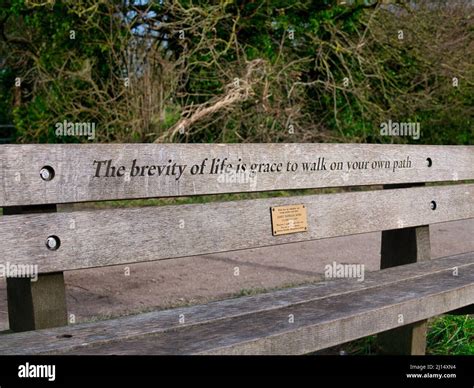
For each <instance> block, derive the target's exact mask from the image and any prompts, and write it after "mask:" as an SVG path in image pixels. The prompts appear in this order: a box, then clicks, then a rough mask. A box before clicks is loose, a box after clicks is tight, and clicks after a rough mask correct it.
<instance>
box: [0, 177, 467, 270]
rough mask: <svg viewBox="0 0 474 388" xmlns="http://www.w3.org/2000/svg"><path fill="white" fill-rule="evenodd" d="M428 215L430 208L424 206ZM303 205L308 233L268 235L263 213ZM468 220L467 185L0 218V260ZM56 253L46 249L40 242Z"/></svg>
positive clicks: (70, 263) (272, 240)
mask: <svg viewBox="0 0 474 388" xmlns="http://www.w3.org/2000/svg"><path fill="white" fill-rule="evenodd" d="M432 201H435V202H436V209H435V210H432V209H431V202H432ZM289 204H304V205H305V206H306V208H307V213H308V231H307V232H303V233H294V234H288V235H281V236H273V235H272V229H271V216H270V207H271V206H277V205H289ZM473 217H474V185H473V184H467V185H451V186H440V187H418V188H408V189H392V190H378V191H366V192H350V193H340V194H326V195H312V196H300V197H280V198H272V199H258V200H246V201H238V202H221V203H209V204H195V205H179V206H163V207H142V208H126V209H107V210H97V211H73V212H64V213H50V214H29V215H11V216H5V217H0V239H1V240H2V244H3V246H2V250H3V253H4V254H3V255H2V258H0V263H1V262H2V261H3V260H8V261H9V262H10V264H29V265H31V264H37V265H38V270H39V272H40V273H48V272H54V271H65V270H73V269H80V268H92V267H99V266H107V265H117V264H126V263H133V262H143V261H152V260H159V259H168V258H177V257H183V256H191V255H202V254H208V253H216V252H225V251H232V250H239V249H247V248H256V247H263V246H270V245H276V244H284V243H291V242H297V241H308V240H314V239H322V238H328V237H336V236H344V235H350V234H357V233H366V232H374V231H381V230H389V229H400V228H407V227H414V226H419V225H427V224H434V223H439V222H447V221H453V220H460V219H467V218H473ZM51 235H54V236H57V237H59V239H60V244H61V245H60V248H59V249H58V250H56V251H51V250H48V249H47V248H46V244H45V241H46V239H47V237H48V236H51Z"/></svg>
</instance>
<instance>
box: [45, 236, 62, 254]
mask: <svg viewBox="0 0 474 388" xmlns="http://www.w3.org/2000/svg"><path fill="white" fill-rule="evenodd" d="M59 245H60V241H59V238H58V237H57V236H49V237H48V238H47V239H46V247H47V248H48V249H49V250H50V251H55V250H57V249H58V248H59Z"/></svg>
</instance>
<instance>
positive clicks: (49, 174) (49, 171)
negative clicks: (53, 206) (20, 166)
mask: <svg viewBox="0 0 474 388" xmlns="http://www.w3.org/2000/svg"><path fill="white" fill-rule="evenodd" d="M40 176H41V179H43V180H44V181H50V180H51V179H53V178H54V170H53V168H52V167H49V166H45V167H43V168H42V169H41V170H40Z"/></svg>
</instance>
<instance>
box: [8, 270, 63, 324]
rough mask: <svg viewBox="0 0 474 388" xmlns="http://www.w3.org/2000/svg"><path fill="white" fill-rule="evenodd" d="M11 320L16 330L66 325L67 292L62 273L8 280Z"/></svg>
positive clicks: (9, 316)
mask: <svg viewBox="0 0 474 388" xmlns="http://www.w3.org/2000/svg"><path fill="white" fill-rule="evenodd" d="M7 295H8V320H9V323H10V329H11V330H13V331H28V330H38V329H46V328H49V327H57V326H65V325H67V309H66V292H65V287H64V275H63V273H62V272H58V273H51V274H41V275H38V280H37V281H35V282H32V281H31V280H30V279H29V278H7Z"/></svg>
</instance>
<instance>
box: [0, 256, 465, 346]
mask: <svg viewBox="0 0 474 388" xmlns="http://www.w3.org/2000/svg"><path fill="white" fill-rule="evenodd" d="M455 267H456V268H457V269H458V276H453V268H455ZM473 301H474V253H472V252H471V253H466V254H461V255H455V256H450V257H446V258H441V259H436V260H430V261H426V262H421V263H415V264H408V265H405V266H399V267H394V268H389V269H386V270H383V271H376V272H371V273H367V274H366V277H365V280H364V281H363V282H358V281H356V280H351V279H344V280H335V281H333V280H331V281H327V282H322V283H316V284H311V285H306V286H302V287H297V288H290V289H284V290H279V291H274V292H269V293H264V294H260V295H255V296H250V297H243V298H238V299H228V300H224V301H217V302H211V303H208V304H205V305H197V306H191V307H182V308H177V309H173V310H165V311H154V312H149V313H144V314H139V315H134V316H128V317H122V318H118V319H111V320H106V321H100V322H92V323H83V324H77V325H71V326H68V327H62V328H56V329H47V330H38V331H32V332H24V333H17V334H6V335H2V336H0V339H1V340H0V354H52V353H88V354H102V353H104V354H147V353H148V354H192V353H200V352H204V353H218V354H219V353H223V354H301V353H307V352H312V351H315V350H318V349H322V348H325V347H330V346H333V345H335V344H338V343H343V342H346V341H349V340H352V339H355V338H360V337H363V336H366V335H371V334H374V333H376V332H380V331H384V330H388V329H391V328H394V327H398V326H399V323H398V315H399V314H404V323H411V322H416V321H418V320H420V319H425V318H427V317H431V316H435V315H437V314H441V313H443V312H446V311H449V310H452V309H454V308H458V307H462V306H464V305H467V304H470V303H472V302H473ZM289 314H293V315H294V317H295V323H294V324H289V323H288V315H289ZM181 315H183V316H184V317H185V323H184V324H180V323H179V317H180V316H181Z"/></svg>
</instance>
